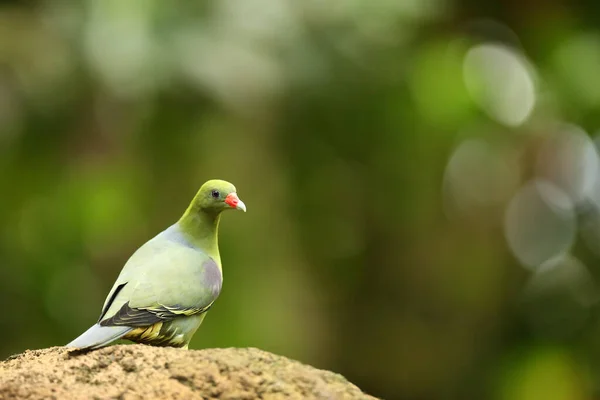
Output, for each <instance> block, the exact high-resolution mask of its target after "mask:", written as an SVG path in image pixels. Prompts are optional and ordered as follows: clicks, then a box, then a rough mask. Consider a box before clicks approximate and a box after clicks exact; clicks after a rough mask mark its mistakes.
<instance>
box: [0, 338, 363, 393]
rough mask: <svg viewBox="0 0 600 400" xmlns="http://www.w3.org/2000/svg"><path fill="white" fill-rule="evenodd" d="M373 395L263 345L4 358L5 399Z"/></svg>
mask: <svg viewBox="0 0 600 400" xmlns="http://www.w3.org/2000/svg"><path fill="white" fill-rule="evenodd" d="M20 398H26V399H57V400H58V399H60V400H62V399H122V400H134V399H239V400H244V399H258V398H260V399H265V400H267V399H280V398H286V399H374V397H371V396H368V395H366V394H364V393H362V392H361V391H360V389H358V388H357V387H356V386H354V385H353V384H351V383H349V382H348V381H347V380H346V379H345V378H344V377H342V376H341V375H338V374H335V373H333V372H329V371H323V370H318V369H316V368H313V367H310V366H307V365H304V364H301V363H299V362H297V361H293V360H289V359H287V358H285V357H281V356H277V355H274V354H271V353H267V352H265V351H262V350H258V349H253V348H248V349H237V348H229V349H204V350H188V351H186V350H181V349H175V348H162V347H151V346H145V345H137V344H136V345H117V346H110V347H106V348H103V349H100V350H96V351H92V352H88V353H84V354H76V353H74V352H73V351H69V350H68V349H66V348H64V347H52V348H49V349H42V350H28V351H26V352H24V353H22V354H19V355H16V356H12V357H10V358H9V359H8V360H6V361H3V362H1V363H0V399H20Z"/></svg>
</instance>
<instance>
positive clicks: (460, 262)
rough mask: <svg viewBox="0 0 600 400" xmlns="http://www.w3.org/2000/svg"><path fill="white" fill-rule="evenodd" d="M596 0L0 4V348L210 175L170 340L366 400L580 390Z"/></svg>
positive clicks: (115, 268)
mask: <svg viewBox="0 0 600 400" xmlns="http://www.w3.org/2000/svg"><path fill="white" fill-rule="evenodd" d="M599 11H600V10H599V9H598V6H597V4H596V3H593V2H590V1H588V2H583V3H569V2H565V1H562V2H561V1H560V0H550V1H547V2H543V3H540V2H536V1H521V2H514V1H512V2H500V1H498V2H479V3H477V2H459V1H457V0H418V1H417V0H407V1H401V2H400V1H398V2H396V1H390V0H351V1H326V2H322V1H316V0H307V1H303V2H297V1H293V0H284V1H273V0H248V1H234V0H219V1H207V2H188V1H171V2H160V1H157V0H136V1H119V0H106V1H92V0H87V1H86V0H83V1H79V2H69V1H64V0H55V1H50V0H48V1H28V2H21V1H2V2H0V193H1V197H0V205H1V207H0V219H1V220H2V221H3V224H2V226H1V227H0V266H1V267H0V304H2V310H3V317H2V318H0V331H1V332H2V336H1V337H2V339H3V340H2V341H1V342H0V357H6V356H8V355H10V354H12V353H16V352H20V351H22V350H24V349H26V348H38V347H44V346H54V345H61V344H64V343H67V342H68V341H70V340H71V339H72V338H74V337H75V336H76V335H78V334H79V333H81V332H82V331H83V330H84V329H86V328H87V327H88V326H89V325H91V324H92V323H93V322H95V320H96V318H97V317H98V314H99V312H100V308H101V305H102V303H103V300H104V297H105V295H106V294H107V293H108V290H109V289H110V287H111V286H112V283H113V281H114V279H115V278H116V276H117V274H118V272H119V271H120V269H121V267H122V265H123V264H124V262H125V261H126V260H127V258H128V256H129V255H130V254H131V253H132V252H133V251H134V250H135V249H136V248H137V247H138V246H139V245H141V244H142V243H143V242H145V241H146V240H148V239H149V238H150V237H152V236H153V235H155V234H156V233H158V232H160V231H161V230H162V229H164V228H166V227H167V226H169V225H170V224H171V223H173V222H174V221H176V220H177V218H178V217H179V216H180V214H181V213H182V212H183V211H184V209H185V207H186V206H187V204H188V202H189V201H190V199H191V198H192V196H193V195H194V193H195V191H196V190H197V189H198V187H199V185H200V184H201V183H203V182H204V181H205V180H207V179H209V178H222V179H227V180H230V181H232V182H233V183H234V184H235V185H236V186H237V188H238V192H239V194H240V197H241V198H242V199H243V200H244V201H245V203H246V204H247V206H248V213H247V214H244V215H242V214H237V213H235V214H234V213H231V214H227V215H225V217H224V219H223V222H222V225H221V240H220V244H221V253H222V258H223V262H224V271H225V285H224V290H223V293H222V295H221V297H220V298H219V300H218V302H217V303H216V304H215V306H214V307H213V310H212V311H211V312H210V314H209V316H208V318H207V319H206V321H205V323H204V325H203V326H202V328H201V330H200V331H199V333H198V334H197V335H196V337H195V339H194V341H193V342H192V346H191V347H192V348H202V347H211V346H223V347H225V346H253V347H259V348H263V349H265V350H269V351H273V352H276V353H279V354H283V355H286V356H289V357H292V358H296V359H299V360H301V361H303V362H306V363H310V364H313V365H315V366H318V367H320V368H326V369H331V370H334V371H337V372H340V373H342V374H344V375H345V376H347V377H348V378H349V379H350V380H351V381H353V382H354V383H356V384H357V385H358V386H360V387H361V388H362V389H363V390H365V391H367V392H369V393H371V394H373V395H376V396H380V397H384V398H387V399H475V398H477V399H483V398H489V399H498V400H509V399H510V400H530V399H546V400H562V399H568V400H577V399H591V398H594V396H596V397H595V398H598V396H600V318H599V317H600V309H599V307H598V300H599V299H600V296H599V291H598V288H597V279H598V278H600V268H599V266H598V261H599V257H600V251H599V248H600V247H599V245H600V213H598V209H599V205H600V178H599V175H600V174H598V171H599V170H600V161H599V160H600V158H599V157H598V153H597V150H596V147H595V142H597V141H598V140H596V136H595V135H596V133H597V132H598V131H599V129H600V31H599V30H598V28H597V26H598V25H597V15H598V12H599Z"/></svg>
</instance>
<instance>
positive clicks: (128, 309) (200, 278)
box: [98, 235, 222, 327]
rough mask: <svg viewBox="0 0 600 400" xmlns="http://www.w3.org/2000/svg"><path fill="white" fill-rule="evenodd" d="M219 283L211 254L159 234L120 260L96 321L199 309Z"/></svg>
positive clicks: (123, 321)
mask: <svg viewBox="0 0 600 400" xmlns="http://www.w3.org/2000/svg"><path fill="white" fill-rule="evenodd" d="M221 284H222V274H221V269H220V268H219V266H218V265H217V263H216V261H215V260H214V259H212V258H210V257H209V256H207V255H206V254H205V253H203V252H202V251H201V250H199V249H197V248H193V247H190V246H186V245H183V244H181V243H178V242H176V241H172V240H169V239H168V238H165V237H164V236H161V235H159V236H157V237H155V238H154V239H152V240H150V241H149V242H147V243H146V244H145V245H143V246H142V247H140V249H139V250H138V251H136V252H135V253H134V255H133V256H132V257H131V258H130V259H129V261H128V262H127V264H125V267H124V268H123V270H122V271H121V274H120V275H119V278H118V279H117V282H115V285H114V286H113V289H112V290H111V292H110V294H109V295H108V297H107V299H106V301H105V303H104V307H103V311H102V314H101V316H100V319H99V321H98V322H99V324H100V325H101V326H130V327H136V326H149V325H153V324H154V323H157V322H160V321H169V320H172V319H174V318H177V317H180V316H189V315H194V314H199V313H203V312H206V311H207V310H208V309H209V308H210V306H211V305H212V303H213V302H214V301H215V300H216V298H217V297H218V295H219V293H220V290H221Z"/></svg>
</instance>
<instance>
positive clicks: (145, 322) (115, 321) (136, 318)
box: [100, 302, 212, 327]
mask: <svg viewBox="0 0 600 400" xmlns="http://www.w3.org/2000/svg"><path fill="white" fill-rule="evenodd" d="M210 306H212V303H211V304H209V305H208V306H207V307H202V308H196V307H181V306H164V305H158V306H152V307H136V308H132V307H130V306H129V302H127V303H125V304H123V307H121V308H120V309H119V311H117V313H116V314H115V315H113V316H112V317H110V318H107V319H105V320H104V321H100V325H101V326H131V327H141V326H150V325H154V324H156V323H157V322H165V321H172V320H173V319H175V318H178V317H185V316H188V317H189V316H191V315H195V314H200V313H203V312H206V311H208V309H209V308H210Z"/></svg>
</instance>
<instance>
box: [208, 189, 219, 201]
mask: <svg viewBox="0 0 600 400" xmlns="http://www.w3.org/2000/svg"><path fill="white" fill-rule="evenodd" d="M210 194H211V195H212V197H214V198H215V199H218V198H219V196H220V195H221V193H219V191H218V190H213V191H212V192H210Z"/></svg>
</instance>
